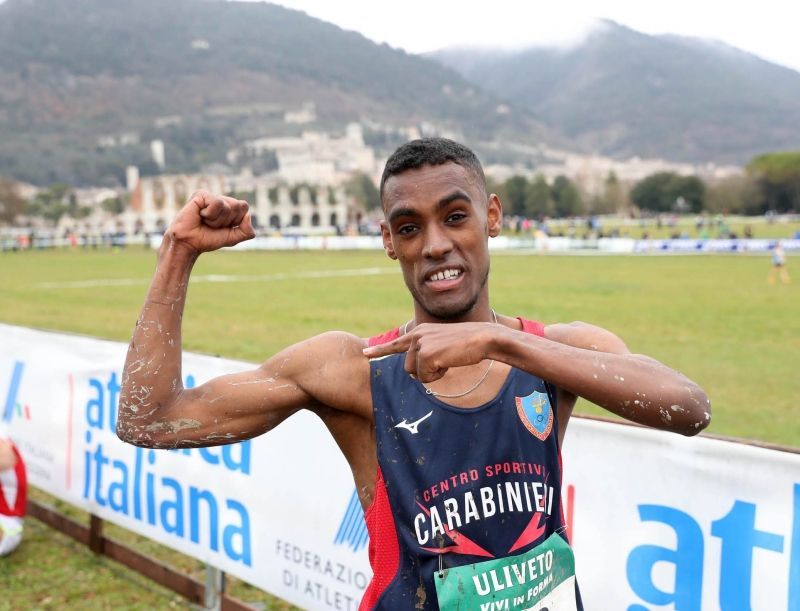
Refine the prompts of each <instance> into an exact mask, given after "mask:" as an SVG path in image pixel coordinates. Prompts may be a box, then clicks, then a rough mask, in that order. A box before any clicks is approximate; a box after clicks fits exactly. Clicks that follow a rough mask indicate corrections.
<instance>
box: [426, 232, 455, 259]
mask: <svg viewBox="0 0 800 611" xmlns="http://www.w3.org/2000/svg"><path fill="white" fill-rule="evenodd" d="M452 250H453V241H452V240H451V239H450V236H449V235H448V234H447V231H445V230H444V228H443V227H439V226H433V227H430V228H429V229H428V231H426V232H425V250H424V254H425V257H427V258H428V259H441V258H442V257H444V256H445V255H447V253H449V252H450V251H452Z"/></svg>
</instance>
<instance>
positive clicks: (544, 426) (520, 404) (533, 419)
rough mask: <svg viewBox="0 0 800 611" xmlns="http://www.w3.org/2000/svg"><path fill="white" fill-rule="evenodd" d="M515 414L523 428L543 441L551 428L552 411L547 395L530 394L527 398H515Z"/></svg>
mask: <svg viewBox="0 0 800 611" xmlns="http://www.w3.org/2000/svg"><path fill="white" fill-rule="evenodd" d="M516 399H517V413H519V418H520V420H522V424H524V425H525V428H526V429H528V430H529V431H530V432H531V433H533V434H534V435H535V436H536V437H538V438H539V439H541V440H542V441H544V440H545V439H547V436H548V435H549V434H550V431H551V430H552V428H553V410H552V409H551V408H550V399H549V398H548V396H547V393H542V392H536V391H534V392H532V393H531V394H529V395H528V396H527V397H517V398H516Z"/></svg>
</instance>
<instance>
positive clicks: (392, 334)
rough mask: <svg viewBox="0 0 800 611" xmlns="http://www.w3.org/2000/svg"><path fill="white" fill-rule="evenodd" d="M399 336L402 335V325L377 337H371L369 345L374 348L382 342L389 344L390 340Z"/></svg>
mask: <svg viewBox="0 0 800 611" xmlns="http://www.w3.org/2000/svg"><path fill="white" fill-rule="evenodd" d="M398 337H400V327H397V328H396V329H392V330H391V331H387V332H386V333H384V334H383V335H376V336H375V337H370V338H369V347H370V348H372V347H373V346H380V345H381V344H387V343H389V342H393V341H394V340H396V339H397V338H398Z"/></svg>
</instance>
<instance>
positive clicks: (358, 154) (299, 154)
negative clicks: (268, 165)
mask: <svg viewBox="0 0 800 611" xmlns="http://www.w3.org/2000/svg"><path fill="white" fill-rule="evenodd" d="M244 148H245V150H247V152H248V153H249V154H250V155H253V156H258V155H260V154H261V153H263V152H264V151H273V152H274V153H275V157H276V158H277V160H278V171H277V175H278V177H279V178H280V180H281V181H283V182H285V183H287V184H289V185H296V184H300V183H310V184H318V185H328V186H334V185H338V184H341V182H343V181H344V180H346V179H347V178H349V176H350V175H351V174H352V173H353V172H363V173H365V174H368V175H374V174H375V173H376V162H375V152H374V151H373V150H372V148H371V147H369V146H366V145H365V144H364V131H363V128H362V127H361V125H360V124H359V123H350V124H348V125H347V128H346V131H345V136H344V137H342V138H331V136H330V134H328V133H327V132H314V131H306V132H303V134H302V135H301V136H300V137H299V138H259V139H257V140H250V141H248V142H246V143H245V145H244Z"/></svg>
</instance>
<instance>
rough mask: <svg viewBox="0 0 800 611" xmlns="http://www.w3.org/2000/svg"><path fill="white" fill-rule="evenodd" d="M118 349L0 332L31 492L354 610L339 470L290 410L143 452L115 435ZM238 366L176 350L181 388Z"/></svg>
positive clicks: (360, 560)
mask: <svg viewBox="0 0 800 611" xmlns="http://www.w3.org/2000/svg"><path fill="white" fill-rule="evenodd" d="M126 351H127V346H126V345H125V344H123V343H121V342H110V341H103V340H98V339H93V338H88V337H80V336H75V335H65V334H57V333H47V332H43V331H34V330H31V329H25V328H21V327H14V326H9V325H0V400H2V398H3V397H5V403H4V404H0V405H4V409H3V412H2V419H3V422H2V423H0V426H2V427H3V428H4V429H5V430H6V431H7V432H8V433H9V436H10V437H11V438H12V439H14V441H15V442H16V443H17V444H18V446H19V448H20V451H21V452H22V455H23V457H24V458H25V462H26V466H27V469H28V477H29V480H30V482H31V484H32V485H34V486H36V487H38V488H41V489H42V490H45V491H47V492H48V493H50V494H52V495H54V496H57V497H59V498H61V499H63V500H65V501H67V502H68V503H71V504H73V505H76V506H78V507H81V508H82V509H85V510H86V511H89V512H91V513H93V514H95V515H98V516H100V517H102V518H103V519H105V520H109V521H111V522H114V523H116V524H119V525H120V526H122V527H124V528H128V529H130V530H132V531H134V532H137V533H139V534H142V535H144V536H145V537H148V538H150V539H153V540H155V541H158V542H159V543H163V544H164V545H167V546H169V547H172V548H174V549H176V550H178V551H180V552H183V553H184V554H187V555H189V556H192V557H195V558H198V559H200V560H202V561H203V562H206V563H208V564H211V565H213V566H216V567H218V568H220V569H222V570H224V571H226V572H227V573H230V574H231V575H235V576H236V577H239V578H241V579H243V580H244V581H247V582H248V583H251V584H253V585H255V586H257V587H259V588H262V589H264V590H266V591H268V592H271V593H273V594H275V595H277V596H279V597H281V598H283V599H285V600H288V601H290V602H292V603H293V604H295V605H297V606H299V607H301V608H304V609H309V610H315V611H316V610H319V611H328V610H330V609H337V610H342V611H355V610H356V609H358V603H359V601H360V600H361V597H362V595H363V593H364V590H365V589H366V587H367V585H368V583H369V580H370V578H371V576H372V572H371V571H370V568H369V560H368V558H367V553H366V545H367V543H368V540H367V534H366V525H365V524H364V519H363V513H362V511H361V507H360V504H359V503H358V499H357V497H356V495H355V485H354V484H353V479H352V476H351V474H350V469H349V467H348V465H347V462H346V461H345V459H344V458H343V457H342V455H341V453H340V452H339V449H338V447H337V446H336V444H335V443H334V441H333V439H332V438H331V436H330V435H329V433H328V431H327V429H326V428H325V426H324V425H323V424H322V422H321V421H320V420H319V419H318V418H317V417H316V416H314V415H312V414H310V413H307V412H304V413H299V414H297V415H295V416H294V417H292V418H291V419H289V420H288V421H287V422H285V423H283V424H281V425H280V427H279V428H278V429H277V430H276V431H274V432H273V433H271V434H270V435H269V436H262V437H259V438H257V439H254V440H251V441H249V442H245V443H238V444H234V445H229V446H223V447H217V448H204V449H196V448H194V449H190V450H177V451H167V450H143V449H139V448H135V447H133V446H131V445H128V444H125V443H123V442H121V441H120V440H119V439H118V438H117V436H116V434H115V432H114V431H115V426H116V410H117V400H118V394H119V382H120V375H121V371H122V365H123V363H124V362H125V355H126ZM252 367H253V365H251V364H249V363H242V362H236V361H231V360H226V359H219V358H214V357H210V356H201V355H195V354H185V356H184V363H183V374H184V376H185V384H186V386H187V387H189V386H195V385H199V384H202V383H203V382H205V381H206V380H208V379H210V378H212V377H215V376H218V375H221V374H226V373H233V372H236V371H242V370H244V369H250V368H252Z"/></svg>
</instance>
